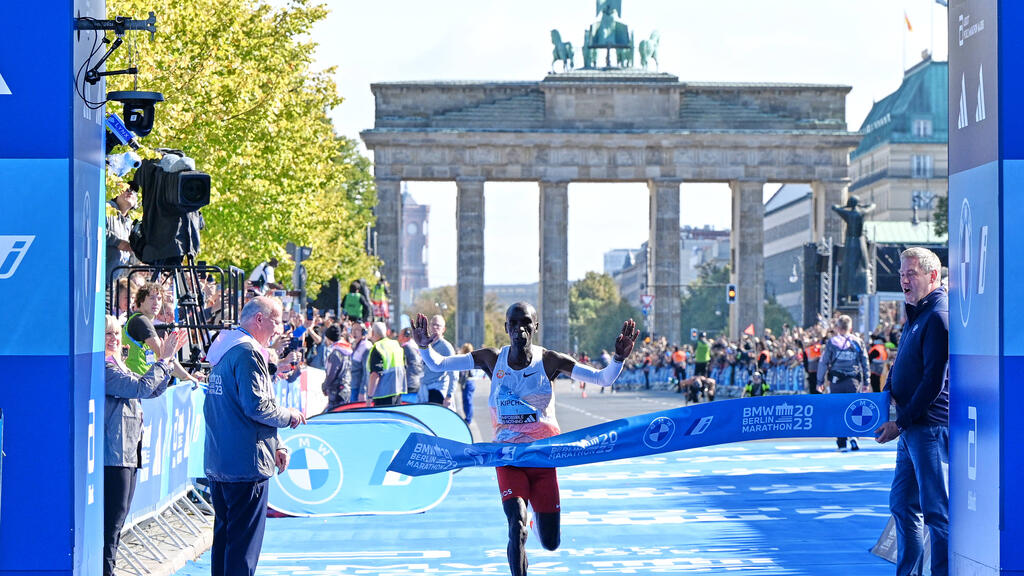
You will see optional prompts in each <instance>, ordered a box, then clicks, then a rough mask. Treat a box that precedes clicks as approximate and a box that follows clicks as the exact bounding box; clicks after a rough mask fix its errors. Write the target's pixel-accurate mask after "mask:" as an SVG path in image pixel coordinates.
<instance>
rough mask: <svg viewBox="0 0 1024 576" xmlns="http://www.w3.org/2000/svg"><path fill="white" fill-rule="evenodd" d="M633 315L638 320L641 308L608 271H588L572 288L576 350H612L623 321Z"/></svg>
mask: <svg viewBox="0 0 1024 576" xmlns="http://www.w3.org/2000/svg"><path fill="white" fill-rule="evenodd" d="M630 318H633V319H634V320H636V321H637V322H638V323H639V322H640V313H639V311H638V310H637V309H636V308H634V307H633V306H632V305H630V304H629V302H627V301H626V300H625V299H623V298H622V297H621V296H620V295H619V289H618V287H617V286H616V285H615V281H614V280H612V277H611V276H609V275H607V274H598V273H597V272H587V275H586V276H584V277H583V279H582V280H580V281H578V282H576V283H575V284H573V285H572V287H571V288H570V289H569V338H570V341H571V342H572V343H573V345H574V348H575V349H576V350H577V351H586V352H587V353H588V354H589V355H591V356H596V355H597V354H599V353H600V351H601V350H609V351H611V349H612V347H613V346H614V345H615V337H616V335H618V334H619V333H620V332H621V331H622V323H623V322H625V321H626V320H628V319H630ZM541 329H542V330H543V329H544V327H543V326H541Z"/></svg>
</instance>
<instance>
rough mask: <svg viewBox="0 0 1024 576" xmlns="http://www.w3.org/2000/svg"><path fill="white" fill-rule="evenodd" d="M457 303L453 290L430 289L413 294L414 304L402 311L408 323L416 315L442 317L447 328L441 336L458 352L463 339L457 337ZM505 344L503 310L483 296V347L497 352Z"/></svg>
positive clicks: (489, 297)
mask: <svg viewBox="0 0 1024 576" xmlns="http://www.w3.org/2000/svg"><path fill="white" fill-rule="evenodd" d="M457 300H458V292H457V290H456V287H455V286H441V287H440V288H430V289H427V290H423V291H421V292H420V293H419V294H417V295H416V300H415V301H413V303H412V304H410V305H409V306H408V307H407V308H406V311H407V313H408V314H409V317H410V320H411V319H413V318H416V315H417V314H423V315H424V316H426V317H427V318H430V317H431V316H433V315H435V314H440V315H441V316H443V317H444V321H445V325H446V326H447V329H446V330H445V336H446V337H447V338H448V340H449V341H450V342H452V343H453V344H455V347H456V348H458V347H459V346H461V345H462V343H463V342H465V340H466V339H465V338H463V337H462V336H460V335H459V333H458V323H457V321H456V318H457V317H458V316H457V315H456V312H457V304H456V302H457ZM506 344H508V338H507V337H506V336H505V310H504V309H503V308H502V307H501V304H499V303H498V300H497V298H495V296H494V294H487V296H486V297H485V298H484V346H486V347H491V348H500V347H502V346H504V345H506Z"/></svg>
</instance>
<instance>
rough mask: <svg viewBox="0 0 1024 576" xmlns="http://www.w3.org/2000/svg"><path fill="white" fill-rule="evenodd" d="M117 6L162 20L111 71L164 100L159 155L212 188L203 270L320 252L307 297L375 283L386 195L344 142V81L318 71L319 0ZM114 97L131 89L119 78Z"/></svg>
mask: <svg viewBox="0 0 1024 576" xmlns="http://www.w3.org/2000/svg"><path fill="white" fill-rule="evenodd" d="M275 6H278V4H276V3H275V4H274V6H272V5H271V4H270V3H269V2H265V1H262V0H190V1H188V2H176V1H172V0H108V1H107V13H108V14H110V15H112V16H115V15H128V16H132V17H137V18H138V17H143V16H144V15H145V14H146V13H148V12H149V11H150V10H152V11H154V12H155V13H156V15H157V35H156V40H155V41H154V42H150V41H148V39H144V38H145V36H144V35H143V34H141V33H129V35H128V36H127V37H126V38H127V40H128V42H127V44H126V46H123V47H122V48H121V49H120V50H118V52H117V53H115V56H114V57H113V58H111V60H110V61H109V62H108V64H107V67H108V68H109V69H118V68H125V67H127V65H128V64H129V57H132V58H134V63H135V64H136V65H138V67H139V75H138V85H139V88H140V89H144V90H154V91H158V92H161V93H163V94H164V97H165V98H166V101H165V102H163V103H160V104H158V105H157V113H156V123H155V127H154V129H153V132H152V134H150V135H149V136H147V137H146V138H145V139H144V140H143V143H144V144H145V145H146V146H148V147H149V148H157V147H163V148H176V149H180V150H183V151H184V152H185V153H186V154H188V155H189V156H191V157H192V158H194V159H195V160H196V167H197V168H198V169H200V170H202V171H204V172H208V173H209V174H210V176H211V179H212V191H211V203H210V205H209V206H207V207H206V208H204V209H203V216H204V218H205V220H206V229H205V230H204V231H203V233H202V255H201V257H202V259H204V260H207V261H209V262H211V263H217V264H221V265H227V264H231V265H235V266H240V267H242V268H245V269H252V268H253V267H254V266H255V265H257V264H258V263H259V262H261V261H263V260H265V259H267V258H269V257H271V256H278V257H279V259H280V260H281V268H280V270H279V272H278V276H279V277H281V278H289V277H290V275H291V267H292V265H293V264H292V263H291V260H290V259H288V258H284V256H285V252H284V245H285V243H287V242H288V241H291V242H294V243H295V244H298V245H305V246H311V247H312V248H313V255H312V258H311V259H310V260H307V261H306V269H307V271H308V273H309V290H310V291H311V292H312V293H314V294H315V293H316V290H317V289H318V288H319V284H320V283H322V282H325V281H326V280H328V279H329V278H331V277H334V276H337V277H344V278H356V277H365V278H370V277H372V270H373V267H374V266H375V264H376V263H375V262H374V260H373V259H371V258H370V257H368V256H367V255H365V253H364V250H363V240H362V238H363V235H364V230H365V228H366V225H367V223H370V222H371V221H372V214H371V210H372V207H373V205H374V204H375V202H376V193H375V190H374V187H373V181H372V178H371V177H370V175H369V166H370V163H369V161H368V160H367V159H366V158H365V157H363V156H362V155H361V154H359V152H358V150H357V147H356V144H355V142H353V141H351V140H349V139H347V138H338V137H336V136H335V134H334V131H333V128H332V125H331V121H330V119H329V118H328V117H327V110H329V109H331V108H333V107H336V106H338V105H339V104H341V101H342V99H341V97H340V96H339V95H338V90H337V87H336V86H335V83H334V81H333V80H332V79H331V74H332V73H333V69H328V70H323V71H314V70H313V69H312V68H311V64H312V61H313V55H314V49H315V47H316V46H315V44H314V43H313V42H311V41H309V39H308V38H309V32H310V30H311V29H312V26H313V25H314V24H315V23H316V22H318V21H320V20H322V19H323V18H324V17H325V16H326V14H327V9H326V8H325V7H324V6H323V5H319V4H314V3H313V2H311V1H310V0H292V1H291V2H288V3H287V4H286V5H284V7H275ZM108 83H109V84H108V89H109V90H118V89H133V88H132V86H133V84H132V80H131V79H130V78H129V77H111V78H109V79H108Z"/></svg>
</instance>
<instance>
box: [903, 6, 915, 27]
mask: <svg viewBox="0 0 1024 576" xmlns="http://www.w3.org/2000/svg"><path fill="white" fill-rule="evenodd" d="M903 21H904V22H906V23H907V32H913V31H914V27H913V26H911V25H910V17H908V16H907V11H906V10H904V11H903Z"/></svg>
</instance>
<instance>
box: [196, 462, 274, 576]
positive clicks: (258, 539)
mask: <svg viewBox="0 0 1024 576" xmlns="http://www.w3.org/2000/svg"><path fill="white" fill-rule="evenodd" d="M269 490H270V486H269V484H268V481H267V480H261V481H259V482H213V481H211V482H210V493H211V494H212V495H213V512H214V517H213V553H212V554H211V556H212V558H211V566H210V573H211V575H212V576H253V574H255V573H256V563H257V562H259V559H260V549H261V548H263V529H264V527H265V525H266V523H267V494H268V492H269Z"/></svg>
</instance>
